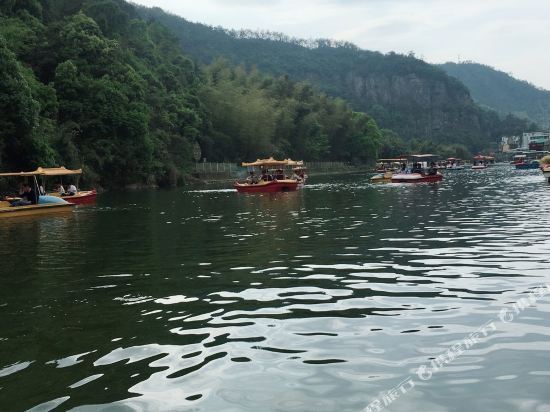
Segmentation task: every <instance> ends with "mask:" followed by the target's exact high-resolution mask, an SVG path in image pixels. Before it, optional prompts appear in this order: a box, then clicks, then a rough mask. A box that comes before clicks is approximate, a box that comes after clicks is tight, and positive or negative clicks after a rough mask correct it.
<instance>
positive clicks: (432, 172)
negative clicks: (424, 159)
mask: <svg viewBox="0 0 550 412" xmlns="http://www.w3.org/2000/svg"><path fill="white" fill-rule="evenodd" d="M436 174H437V168H436V166H435V162H431V163H430V168H429V169H428V176H435V175H436Z"/></svg>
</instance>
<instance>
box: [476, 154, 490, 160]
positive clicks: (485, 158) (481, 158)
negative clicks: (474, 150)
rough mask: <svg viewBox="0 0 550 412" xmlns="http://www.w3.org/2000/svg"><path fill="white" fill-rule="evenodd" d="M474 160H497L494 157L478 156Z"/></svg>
mask: <svg viewBox="0 0 550 412" xmlns="http://www.w3.org/2000/svg"><path fill="white" fill-rule="evenodd" d="M474 160H495V158H494V157H493V156H483V155H477V156H475V157H474Z"/></svg>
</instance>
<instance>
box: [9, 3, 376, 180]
mask: <svg viewBox="0 0 550 412" xmlns="http://www.w3.org/2000/svg"><path fill="white" fill-rule="evenodd" d="M0 11H1V14H0V22H1V23H2V25H1V26H0V127H1V130H0V167H1V168H2V169H14V170H24V169H30V168H34V167H36V166H39V165H42V166H54V165H65V166H67V167H74V168H78V167H84V169H85V171H86V173H85V177H86V178H88V179H89V180H90V183H94V184H100V185H103V186H112V185H116V186H120V185H126V184H131V183H157V184H161V185H174V184H177V183H178V181H180V180H181V178H182V176H183V175H184V173H185V172H186V170H188V168H189V166H190V165H191V164H192V161H193V146H194V145H195V144H197V143H198V144H199V145H200V147H201V151H202V153H203V156H204V157H207V158H208V159H209V160H212V161H241V160H246V159H254V158H257V157H258V156H269V155H276V156H280V157H288V156H292V157H297V158H304V159H305V160H321V159H331V160H348V161H361V162H364V161H368V160H370V159H372V158H373V157H375V156H376V155H377V152H378V147H379V145H380V141H381V134H380V131H379V130H378V127H377V125H376V123H375V122H374V120H373V119H372V118H371V117H369V116H367V115H365V114H363V113H355V112H353V111H352V110H351V109H350V107H349V106H348V105H347V103H345V102H344V101H342V100H338V99H336V100H335V99H331V98H328V97H327V96H326V95H324V94H322V93H320V92H319V91H318V90H317V89H315V88H314V87H312V86H311V85H309V84H307V83H297V82H293V81H291V80H290V79H289V78H288V77H285V76H281V77H279V78H274V77H268V76H265V75H263V74H261V73H260V72H259V71H258V70H256V69H250V70H246V69H245V68H244V67H234V66H231V65H230V64H229V63H228V62H224V61H217V62H214V63H213V64H211V65H210V66H205V67H203V68H201V69H199V68H198V67H197V66H196V65H195V63H194V62H193V61H192V60H191V59H189V58H188V57H187V56H186V55H184V54H183V53H182V51H181V48H180V44H179V41H178V39H177V38H176V37H175V36H174V35H172V34H171V33H170V32H169V31H168V30H167V29H166V28H165V27H164V26H162V25H160V24H159V23H156V22H154V21H144V20H142V19H140V18H139V16H138V14H137V13H136V11H135V9H134V6H132V5H130V4H128V3H125V2H124V1H122V0H74V1H69V0H45V1H42V2H36V1H33V0H24V1H23V0H12V1H7V2H3V3H2V7H1V8H0ZM4 37H5V38H6V39H8V40H9V41H8V42H6V41H5V40H4Z"/></svg>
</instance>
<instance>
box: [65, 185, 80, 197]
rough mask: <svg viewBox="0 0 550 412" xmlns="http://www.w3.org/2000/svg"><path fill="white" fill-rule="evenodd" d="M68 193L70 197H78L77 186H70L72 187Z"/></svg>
mask: <svg viewBox="0 0 550 412" xmlns="http://www.w3.org/2000/svg"><path fill="white" fill-rule="evenodd" d="M67 192H68V193H67V194H68V195H69V196H74V195H76V194H77V193H78V190H77V189H76V186H75V185H70V186H69V189H68V190H67Z"/></svg>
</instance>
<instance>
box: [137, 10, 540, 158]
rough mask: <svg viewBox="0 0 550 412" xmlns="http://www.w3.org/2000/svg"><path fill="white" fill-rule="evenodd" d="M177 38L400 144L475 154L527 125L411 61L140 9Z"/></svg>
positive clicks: (192, 50)
mask: <svg viewBox="0 0 550 412" xmlns="http://www.w3.org/2000/svg"><path fill="white" fill-rule="evenodd" d="M138 10H139V12H140V14H141V15H142V16H143V17H144V18H146V19H149V20H154V21H158V22H160V23H161V24H163V25H165V26H166V27H168V28H169V29H170V30H171V31H172V32H173V33H174V34H175V35H176V36H178V38H179V40H180V42H181V46H182V48H183V50H184V52H185V53H186V54H188V55H190V56H192V57H193V58H195V59H196V60H198V61H199V62H202V63H207V64H208V63H211V62H212V61H213V60H215V59H216V58H218V57H220V56H221V57H224V58H226V59H228V60H229V61H230V62H231V63H233V64H244V65H245V66H248V67H254V66H255V67H257V68H259V69H260V70H262V71H265V72H268V73H271V74H274V75H276V76H284V75H288V76H290V77H291V78H292V79H297V80H306V81H309V82H311V83H313V84H314V85H316V86H317V87H319V88H320V89H321V90H323V91H325V92H326V93H328V94H329V95H332V96H337V97H341V98H344V99H346V100H347V101H349V102H350V103H351V104H352V107H353V108H354V109H355V110H359V111H366V112H367V113H369V114H370V115H372V116H373V117H374V118H375V119H376V121H377V123H378V124H379V125H380V126H381V127H382V128H386V129H392V130H394V131H395V132H397V133H398V134H399V135H400V136H401V137H403V138H405V139H407V140H411V139H428V140H431V141H434V142H437V143H445V144H451V143H463V144H466V145H467V146H468V147H469V148H470V149H471V150H473V151H477V150H482V149H486V148H487V147H488V146H491V145H494V142H495V141H496V140H497V138H498V137H499V136H500V135H501V134H503V133H519V132H521V131H523V130H524V129H527V128H528V127H529V124H528V123H529V122H528V121H526V120H520V119H516V118H509V119H508V120H507V121H506V122H504V123H503V122H502V121H501V119H500V118H499V116H498V115H497V114H496V113H495V112H493V111H491V110H487V109H484V108H481V107H479V106H478V105H477V104H476V103H475V102H474V101H473V100H472V98H471V96H470V93H469V91H468V89H467V87H466V86H464V85H463V84H462V83H461V82H460V81H459V80H457V79H456V78H454V77H452V76H449V75H447V73H446V72H445V71H444V70H442V69H440V68H438V67H435V66H433V65H430V64H428V63H426V62H424V61H422V60H419V59H417V58H415V57H414V56H413V55H408V56H404V55H399V54H395V53H389V54H381V53H378V52H372V51H366V50H361V49H359V48H358V47H356V46H355V45H353V44H349V43H343V42H334V41H331V40H315V41H304V40H299V39H293V38H289V37H288V36H285V35H284V34H280V33H270V32H252V31H246V30H243V31H229V30H225V29H223V28H219V27H218V28H214V27H210V26H207V25H203V24H198V23H192V22H189V21H187V20H185V19H184V18H181V17H178V16H174V15H171V14H168V13H166V12H164V11H162V10H161V9H159V8H153V9H148V8H143V7H140V8H139V9H138Z"/></svg>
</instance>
